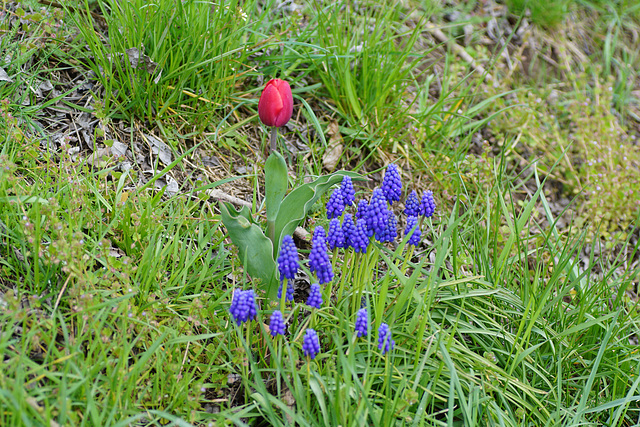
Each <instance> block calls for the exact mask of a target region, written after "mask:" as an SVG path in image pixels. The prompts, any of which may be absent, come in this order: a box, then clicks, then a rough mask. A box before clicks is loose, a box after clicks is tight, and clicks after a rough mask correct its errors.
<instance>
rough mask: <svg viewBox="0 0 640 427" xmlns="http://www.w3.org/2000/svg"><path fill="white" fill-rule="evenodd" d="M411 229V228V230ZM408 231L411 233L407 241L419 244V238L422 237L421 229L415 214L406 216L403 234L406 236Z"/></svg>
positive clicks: (411, 243) (410, 243)
mask: <svg viewBox="0 0 640 427" xmlns="http://www.w3.org/2000/svg"><path fill="white" fill-rule="evenodd" d="M411 230H413V232H412V231H411ZM409 233H411V237H409V240H408V242H407V243H408V244H409V245H412V246H418V245H419V244H420V238H421V237H422V231H421V230H420V226H419V225H418V217H417V216H410V217H408V218H407V227H406V228H405V230H404V235H405V236H406V235H407V234H409Z"/></svg>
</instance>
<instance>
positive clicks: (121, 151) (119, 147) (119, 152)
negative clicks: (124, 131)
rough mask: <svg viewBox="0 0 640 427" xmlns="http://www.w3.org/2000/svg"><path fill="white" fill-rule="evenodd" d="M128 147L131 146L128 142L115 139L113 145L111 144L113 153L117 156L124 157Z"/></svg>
mask: <svg viewBox="0 0 640 427" xmlns="http://www.w3.org/2000/svg"><path fill="white" fill-rule="evenodd" d="M128 148H129V147H127V145H126V144H123V143H122V142H120V141H116V140H114V141H113V145H112V146H111V154H113V155H114V156H115V157H124V155H125V154H127V149H128Z"/></svg>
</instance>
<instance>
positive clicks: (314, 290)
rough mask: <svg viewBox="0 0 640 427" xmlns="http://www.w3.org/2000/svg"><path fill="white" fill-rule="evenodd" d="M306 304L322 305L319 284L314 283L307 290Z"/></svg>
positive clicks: (317, 306)
mask: <svg viewBox="0 0 640 427" xmlns="http://www.w3.org/2000/svg"><path fill="white" fill-rule="evenodd" d="M307 305H308V306H311V307H314V308H318V309H319V308H320V307H321V306H322V292H321V291H320V285H319V284H317V283H314V284H313V285H311V289H310V290H309V297H308V298H307Z"/></svg>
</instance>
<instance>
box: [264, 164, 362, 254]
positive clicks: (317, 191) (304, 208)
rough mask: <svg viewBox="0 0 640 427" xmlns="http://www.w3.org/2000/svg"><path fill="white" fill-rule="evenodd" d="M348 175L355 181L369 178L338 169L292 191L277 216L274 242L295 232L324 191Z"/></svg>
mask: <svg viewBox="0 0 640 427" xmlns="http://www.w3.org/2000/svg"><path fill="white" fill-rule="evenodd" d="M345 175H348V176H350V177H351V179H352V180H354V181H366V179H367V178H365V177H363V176H362V175H360V174H357V173H355V172H349V171H338V172H335V173H333V174H331V175H325V176H321V177H319V178H318V179H316V180H315V181H313V182H310V183H308V184H304V185H301V186H299V187H298V188H296V189H295V190H293V191H291V193H289V194H288V195H287V197H285V198H284V200H283V201H282V204H281V206H280V207H281V209H280V211H279V212H278V217H277V218H276V232H275V240H274V242H278V243H277V244H278V245H280V242H281V241H282V237H283V236H285V235H287V234H293V232H294V231H295V229H296V227H297V226H298V225H299V224H300V222H301V221H302V220H303V219H305V217H306V216H307V214H308V213H309V211H310V210H311V207H312V206H313V204H314V203H315V202H316V201H317V200H318V199H319V198H320V197H322V195H323V194H324V193H326V192H327V190H329V188H331V186H332V185H335V184H338V183H339V182H341V181H342V178H343V177H344V176H345Z"/></svg>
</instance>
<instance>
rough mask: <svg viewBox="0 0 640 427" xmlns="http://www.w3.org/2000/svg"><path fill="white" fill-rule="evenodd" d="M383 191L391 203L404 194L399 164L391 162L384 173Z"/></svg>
mask: <svg viewBox="0 0 640 427" xmlns="http://www.w3.org/2000/svg"><path fill="white" fill-rule="evenodd" d="M382 192H383V194H384V197H385V199H386V200H387V202H389V204H390V205H392V204H393V202H397V201H399V200H400V195H401V194H402V181H401V180H400V171H399V170H398V165H396V164H395V163H392V164H390V165H389V166H388V167H387V170H386V171H385V173H384V178H383V179H382Z"/></svg>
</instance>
